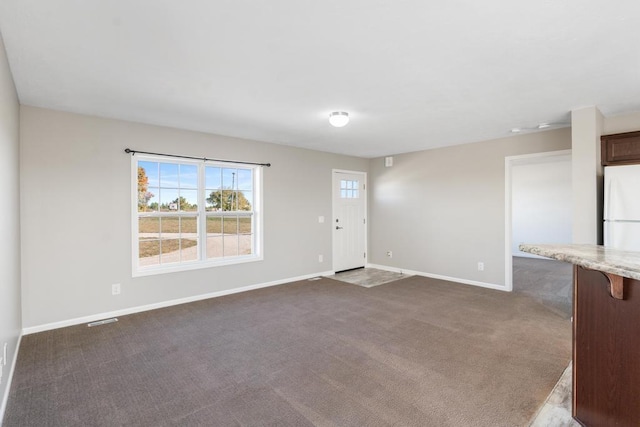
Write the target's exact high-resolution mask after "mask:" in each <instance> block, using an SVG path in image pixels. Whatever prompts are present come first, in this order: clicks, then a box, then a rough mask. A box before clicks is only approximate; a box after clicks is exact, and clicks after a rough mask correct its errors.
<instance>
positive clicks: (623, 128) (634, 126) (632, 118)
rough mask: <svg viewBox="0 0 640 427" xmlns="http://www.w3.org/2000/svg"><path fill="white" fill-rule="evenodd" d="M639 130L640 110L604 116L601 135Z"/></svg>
mask: <svg viewBox="0 0 640 427" xmlns="http://www.w3.org/2000/svg"><path fill="white" fill-rule="evenodd" d="M635 131H640V112H638V113H629V114H622V115H619V116H611V117H605V119H604V125H603V128H602V134H603V135H610V134H612V133H623V132H635Z"/></svg>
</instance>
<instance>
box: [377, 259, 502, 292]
mask: <svg viewBox="0 0 640 427" xmlns="http://www.w3.org/2000/svg"><path fill="white" fill-rule="evenodd" d="M367 267H369V268H377V269H378V270H385V271H392V272H394V273H402V274H408V275H412V276H423V277H430V278H432V279H439V280H446V281H448V282H456V283H462V284H465V285H472V286H479V287H481V288H488V289H495V290H498V291H504V292H509V290H508V289H507V287H506V286H504V285H496V284H494V283H486V282H478V281H477V280H467V279H460V278H457V277H449V276H442V275H440V274H432V273H425V272H423V271H415V270H407V269H404V268H397V267H389V266H387V265H380V264H367Z"/></svg>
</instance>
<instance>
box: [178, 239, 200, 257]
mask: <svg viewBox="0 0 640 427" xmlns="http://www.w3.org/2000/svg"><path fill="white" fill-rule="evenodd" d="M184 237H185V236H184V235H183V238H182V239H180V247H181V248H180V260H181V261H195V260H197V259H198V239H197V238H193V239H192V238H187V239H185V238H184Z"/></svg>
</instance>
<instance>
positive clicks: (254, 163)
mask: <svg viewBox="0 0 640 427" xmlns="http://www.w3.org/2000/svg"><path fill="white" fill-rule="evenodd" d="M124 152H125V153H127V154H131V155H135V154H136V153H140V154H151V155H153V156H164V157H175V158H178V159H193V160H204V161H205V162H206V161H209V160H210V161H213V162H223V163H236V164H240V165H257V166H266V167H268V168H270V167H271V163H256V162H240V161H236V160H223V159H208V158H206V157H191V156H178V155H176V154H163V153H149V152H148V151H136V150H132V149H130V148H125V149H124Z"/></svg>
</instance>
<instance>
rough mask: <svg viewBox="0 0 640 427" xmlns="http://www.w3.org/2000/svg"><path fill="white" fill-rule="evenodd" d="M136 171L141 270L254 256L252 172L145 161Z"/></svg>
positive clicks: (249, 169) (246, 169)
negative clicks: (151, 267) (174, 264)
mask: <svg viewBox="0 0 640 427" xmlns="http://www.w3.org/2000/svg"><path fill="white" fill-rule="evenodd" d="M137 169H138V183H137V188H138V191H137V193H138V194H137V199H138V200H137V201H138V206H137V216H138V236H137V239H138V248H139V250H138V261H139V263H138V265H139V266H140V267H149V266H154V265H155V266H157V265H164V264H172V263H185V262H197V261H206V260H216V259H225V258H229V257H239V256H243V255H252V254H254V246H255V245H254V235H255V225H254V217H255V212H254V210H253V204H254V192H255V188H254V187H255V185H254V170H253V169H251V168H240V167H225V166H221V165H220V166H219V165H210V164H209V163H207V164H193V163H175V162H174V163H169V162H161V161H150V160H149V161H147V160H142V159H141V160H138V162H137ZM203 242H204V245H205V247H204V248H202V247H201V245H202V244H203Z"/></svg>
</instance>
